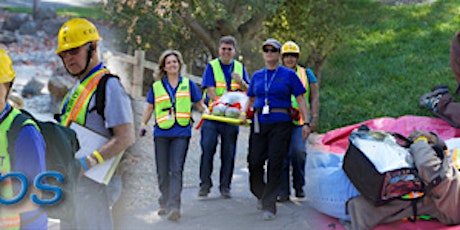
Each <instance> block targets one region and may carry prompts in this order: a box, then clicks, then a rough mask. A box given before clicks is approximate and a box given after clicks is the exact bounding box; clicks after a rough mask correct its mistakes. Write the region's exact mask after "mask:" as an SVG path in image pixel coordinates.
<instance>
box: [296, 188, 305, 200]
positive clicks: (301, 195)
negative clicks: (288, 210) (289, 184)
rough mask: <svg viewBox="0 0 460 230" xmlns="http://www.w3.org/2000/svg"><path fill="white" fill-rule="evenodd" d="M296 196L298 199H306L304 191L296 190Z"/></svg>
mask: <svg viewBox="0 0 460 230" xmlns="http://www.w3.org/2000/svg"><path fill="white" fill-rule="evenodd" d="M295 196H296V197H298V198H304V197H305V192H304V191H303V189H296V190H295Z"/></svg>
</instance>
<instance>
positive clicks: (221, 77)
mask: <svg viewBox="0 0 460 230" xmlns="http://www.w3.org/2000/svg"><path fill="white" fill-rule="evenodd" d="M209 64H210V65H211V67H212V72H213V74H214V81H215V82H216V96H217V98H219V97H220V96H222V94H224V93H225V92H227V81H226V80H225V74H224V71H223V70H222V66H221V65H220V61H219V59H218V58H216V59H214V60H212V61H210V62H209ZM233 73H237V74H239V75H240V76H241V77H243V64H242V63H241V62H239V61H237V60H233ZM230 90H231V91H236V90H241V86H240V84H239V83H238V82H236V81H235V79H232V81H231V83H230ZM204 93H205V95H204V96H206V90H205V92H204ZM209 102H210V103H212V101H211V100H210V101H209Z"/></svg>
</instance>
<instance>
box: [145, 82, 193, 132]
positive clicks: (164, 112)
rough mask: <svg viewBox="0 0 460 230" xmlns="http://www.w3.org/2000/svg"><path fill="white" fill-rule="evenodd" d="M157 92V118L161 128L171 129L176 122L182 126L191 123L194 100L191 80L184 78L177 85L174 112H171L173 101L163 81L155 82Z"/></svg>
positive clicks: (154, 90) (155, 91)
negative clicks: (192, 98) (191, 93)
mask: <svg viewBox="0 0 460 230" xmlns="http://www.w3.org/2000/svg"><path fill="white" fill-rule="evenodd" d="M153 92H154V94H155V106H154V107H155V120H156V123H157V125H158V127H160V128H161V129H169V128H171V127H172V126H173V125H174V123H176V122H177V123H178V124H179V125H180V126H187V125H189V124H190V117H191V110H192V102H191V97H190V80H189V79H188V78H184V77H183V78H182V82H180V84H179V85H178V86H177V91H176V94H175V98H176V104H175V108H174V113H171V107H172V102H171V98H170V97H169V95H168V92H167V91H166V89H165V87H164V86H163V83H162V81H161V80H160V81H156V82H155V83H153Z"/></svg>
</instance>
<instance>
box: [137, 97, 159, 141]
mask: <svg viewBox="0 0 460 230" xmlns="http://www.w3.org/2000/svg"><path fill="white" fill-rule="evenodd" d="M154 109H155V107H154V105H153V104H150V103H148V104H147V108H145V110H144V115H143V116H142V124H141V127H139V136H140V137H143V136H145V133H144V132H143V130H145V126H146V124H147V123H149V121H150V118H151V117H152V114H153V110H154Z"/></svg>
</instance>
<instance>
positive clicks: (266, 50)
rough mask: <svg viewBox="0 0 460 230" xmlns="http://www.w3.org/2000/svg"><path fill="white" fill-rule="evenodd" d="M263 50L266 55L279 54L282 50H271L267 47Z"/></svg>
mask: <svg viewBox="0 0 460 230" xmlns="http://www.w3.org/2000/svg"><path fill="white" fill-rule="evenodd" d="M263 50H264V53H278V52H279V51H280V50H279V49H277V48H271V49H269V48H265V47H264V48H263Z"/></svg>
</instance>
